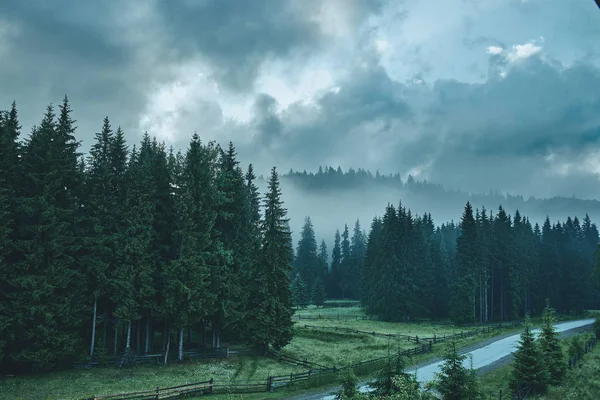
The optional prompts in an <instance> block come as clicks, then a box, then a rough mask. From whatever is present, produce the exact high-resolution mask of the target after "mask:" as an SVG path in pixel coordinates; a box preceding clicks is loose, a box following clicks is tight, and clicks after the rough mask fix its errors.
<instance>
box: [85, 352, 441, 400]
mask: <svg viewBox="0 0 600 400" xmlns="http://www.w3.org/2000/svg"><path fill="white" fill-rule="evenodd" d="M432 345H433V343H432V342H429V343H423V344H422V345H420V346H416V347H414V348H411V349H408V350H404V351H402V352H398V353H396V354H398V355H400V356H411V355H417V354H424V353H428V352H430V351H431V350H432ZM269 354H270V355H271V356H275V357H281V360H282V361H284V359H285V360H287V361H286V362H289V361H294V362H299V363H300V364H297V365H310V366H312V367H313V368H311V369H309V370H307V371H304V372H299V373H291V374H289V375H275V376H269V377H268V378H267V379H266V380H265V381H251V382H235V381H234V382H220V381H215V380H214V379H212V378H211V379H210V380H208V381H204V382H196V383H189V384H186V385H180V386H172V387H167V388H160V387H157V388H156V389H154V390H146V391H139V392H131V393H121V394H113V395H103V396H93V397H88V398H85V399H82V400H134V399H135V400H156V399H176V398H182V397H186V396H189V395H196V396H199V395H205V394H217V393H231V394H244V393H263V392H272V391H274V390H277V389H280V388H282V387H285V386H290V385H295V384H298V383H302V382H308V381H310V380H311V379H326V378H328V377H329V378H331V379H333V378H334V377H335V374H336V373H337V372H338V371H341V370H344V369H353V370H355V371H356V370H365V369H369V370H373V369H376V368H378V364H382V363H384V362H385V361H386V360H388V359H389V357H388V356H384V357H379V358H374V359H371V360H365V361H359V362H358V363H354V364H351V365H347V366H345V367H341V368H337V367H324V366H321V365H319V364H317V363H311V362H309V361H306V360H298V359H295V358H293V357H288V356H285V355H282V354H280V353H277V352H274V351H271V352H269Z"/></svg>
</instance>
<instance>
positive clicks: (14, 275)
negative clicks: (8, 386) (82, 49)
mask: <svg viewBox="0 0 600 400" xmlns="http://www.w3.org/2000/svg"><path fill="white" fill-rule="evenodd" d="M63 107H64V104H63ZM61 109H62V108H61ZM66 114H67V116H68V113H66ZM64 118H65V114H64V113H63V114H61V120H60V124H59V126H58V127H57V121H56V119H55V114H54V109H53V107H52V106H48V108H47V110H46V114H45V115H44V118H43V120H42V122H41V124H40V125H39V126H38V127H35V128H34V129H33V130H32V133H31V135H30V137H29V138H28V140H27V142H26V144H25V147H24V151H23V156H22V166H23V169H22V173H23V175H22V177H21V181H20V188H21V190H20V192H21V196H22V197H21V198H20V199H19V210H18V214H19V216H18V223H16V224H15V255H14V258H13V260H12V261H13V263H12V265H11V269H10V272H9V276H8V284H9V285H10V286H11V288H12V289H11V291H10V293H9V299H8V301H9V304H10V305H11V312H12V313H13V315H16V316H19V324H18V328H17V326H14V328H13V329H15V330H14V331H13V334H12V335H9V337H10V336H13V337H14V340H12V341H10V342H9V346H8V347H7V348H9V349H10V359H11V361H13V362H15V363H17V364H20V366H22V367H24V366H30V367H32V368H34V369H40V368H47V367H50V366H53V365H57V364H59V365H64V363H67V362H70V361H73V359H74V358H75V357H76V355H77V354H79V353H80V351H81V349H82V347H83V340H82V337H81V335H80V323H81V320H82V317H83V309H82V305H83V304H84V302H83V300H84V299H83V292H82V290H81V289H82V287H85V286H84V285H82V282H84V280H83V278H82V276H81V274H80V271H81V268H80V265H79V262H78V260H77V259H75V258H74V256H75V255H76V253H77V250H78V246H80V242H79V238H78V237H77V235H76V233H77V231H76V229H75V227H76V226H77V206H78V204H77V200H76V199H77V198H78V193H76V190H77V188H80V186H79V185H78V184H77V183H76V180H77V177H78V176H80V175H79V169H78V168H77V162H76V161H75V162H73V160H76V159H77V153H76V149H77V143H73V142H72V140H71V139H70V135H67V134H66V133H65V131H64V130H62V129H63V128H64V126H66V124H67V123H68V121H65V120H64ZM59 127H60V130H59Z"/></svg>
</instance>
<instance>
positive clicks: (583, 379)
mask: <svg viewBox="0 0 600 400" xmlns="http://www.w3.org/2000/svg"><path fill="white" fill-rule="evenodd" d="M578 336H583V337H584V338H589V334H587V333H586V334H583V335H576V336H573V337H571V338H568V339H565V340H563V341H562V342H561V344H562V347H563V350H564V352H565V357H566V354H567V348H568V344H569V343H570V341H571V340H573V339H574V338H576V337H578ZM586 340H587V339H586ZM565 361H566V358H565ZM511 371H512V366H511V365H505V366H503V367H500V368H498V369H496V370H494V371H492V372H490V373H487V374H485V375H484V376H482V377H481V384H482V388H483V392H484V393H485V394H486V395H487V396H488V398H489V399H497V398H498V394H499V392H500V390H502V393H503V398H507V399H508V398H510V396H509V393H510V390H509V388H508V382H509V380H510V375H511ZM599 376H600V346H599V345H597V346H596V347H595V348H594V349H593V350H592V351H591V352H590V353H588V354H586V355H585V356H584V358H583V361H582V362H581V363H580V364H579V365H578V366H577V367H575V368H573V369H571V370H567V376H566V378H565V381H564V382H563V383H562V384H561V385H560V386H556V387H550V388H549V390H548V393H546V394H545V395H543V396H539V397H537V399H540V400H542V399H543V400H567V399H577V400H596V399H599V398H600V379H598V377H599Z"/></svg>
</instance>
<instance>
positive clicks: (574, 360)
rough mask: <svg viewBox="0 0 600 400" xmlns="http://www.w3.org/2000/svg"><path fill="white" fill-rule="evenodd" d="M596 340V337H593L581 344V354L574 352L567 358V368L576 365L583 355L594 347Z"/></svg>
mask: <svg viewBox="0 0 600 400" xmlns="http://www.w3.org/2000/svg"><path fill="white" fill-rule="evenodd" d="M597 342H598V339H596V338H595V337H593V338H591V339H590V340H588V341H587V342H586V343H585V344H584V345H583V353H582V354H575V355H574V356H573V357H571V358H569V369H571V368H574V367H576V366H577V363H578V362H580V361H581V360H582V359H583V356H584V355H585V354H587V353H589V352H590V351H592V349H593V348H594V347H596V343H597Z"/></svg>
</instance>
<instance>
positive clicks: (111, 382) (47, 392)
mask: <svg viewBox="0 0 600 400" xmlns="http://www.w3.org/2000/svg"><path fill="white" fill-rule="evenodd" d="M301 371H304V368H302V367H295V366H291V365H287V364H281V363H278V362H276V361H274V360H271V359H266V358H244V357H240V358H231V359H228V360H224V359H221V360H205V361H203V362H196V363H194V362H191V363H185V364H176V363H173V364H170V365H167V366H166V367H162V366H161V367H158V366H140V367H137V368H135V369H133V370H130V371H128V370H121V369H117V368H97V369H92V370H83V371H82V370H70V371H61V372H54V373H46V374H38V375H30V376H19V377H15V378H6V379H4V380H0V399H2V400H4V399H6V400H9V399H11V400H17V399H23V400H26V399H27V400H28V399H32V400H34V399H35V400H46V399H53V400H54V399H77V398H82V397H86V396H88V397H89V396H91V395H101V394H116V393H122V392H132V391H142V390H151V389H153V388H156V387H157V386H160V387H169V386H177V385H182V384H186V383H191V382H202V381H206V380H209V379H210V378H214V379H215V380H217V381H220V382H223V381H229V380H239V381H265V382H266V378H267V377H268V376H269V375H276V374H289V373H292V372H301Z"/></svg>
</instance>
